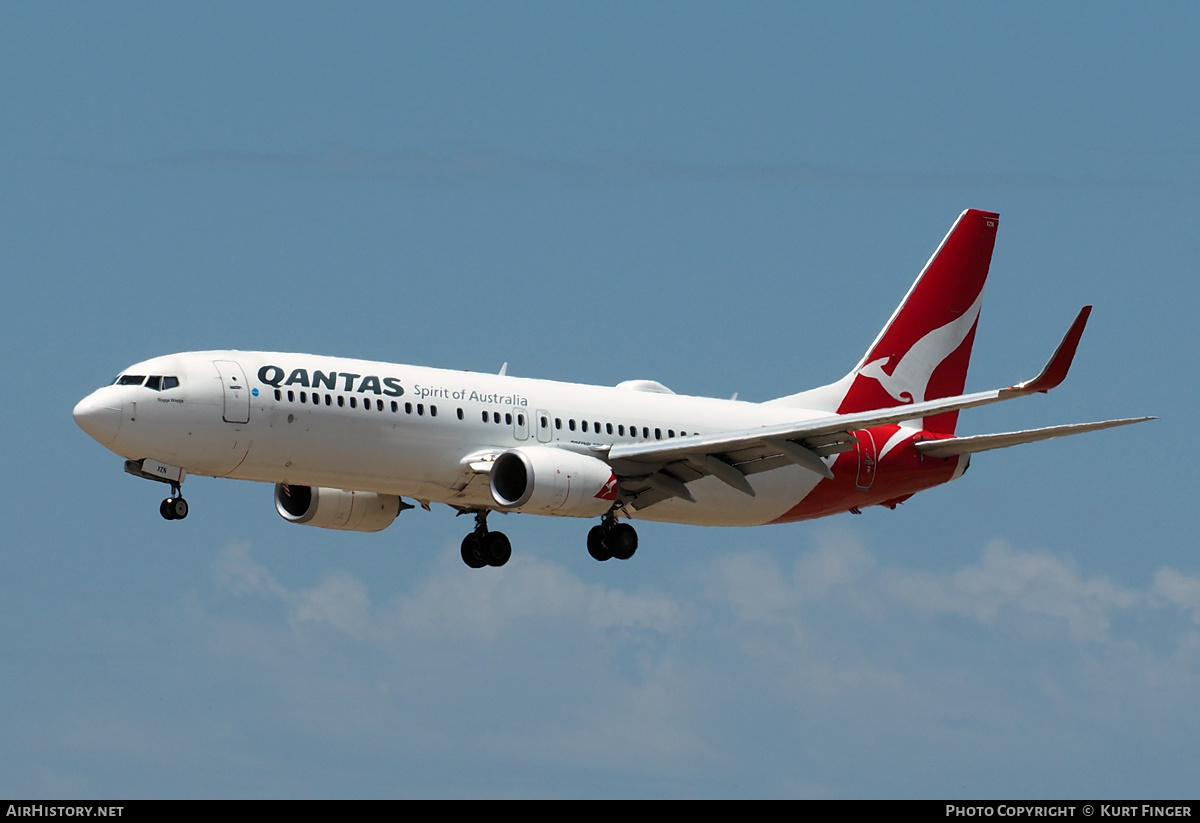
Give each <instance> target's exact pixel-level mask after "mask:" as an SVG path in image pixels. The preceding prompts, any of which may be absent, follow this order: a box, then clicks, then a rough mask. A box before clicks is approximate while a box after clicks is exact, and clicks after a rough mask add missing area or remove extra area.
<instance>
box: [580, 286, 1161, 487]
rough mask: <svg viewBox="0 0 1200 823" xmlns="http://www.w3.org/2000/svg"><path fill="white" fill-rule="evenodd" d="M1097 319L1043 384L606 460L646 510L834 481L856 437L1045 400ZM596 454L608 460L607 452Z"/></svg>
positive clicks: (1045, 433)
mask: <svg viewBox="0 0 1200 823" xmlns="http://www.w3.org/2000/svg"><path fill="white" fill-rule="evenodd" d="M1090 312H1091V306H1084V307H1083V308H1082V309H1081V310H1080V312H1079V314H1078V315H1077V316H1076V317H1075V321H1074V322H1073V323H1072V324H1071V327H1070V329H1068V331H1067V333H1066V335H1065V336H1064V337H1063V339H1062V342H1060V343H1059V346H1058V348H1057V349H1056V350H1055V352H1054V354H1053V355H1052V356H1051V357H1050V359H1049V361H1048V362H1047V363H1046V366H1045V368H1043V369H1042V371H1041V373H1040V374H1038V376H1037V377H1035V378H1034V379H1032V380H1027V381H1025V382H1023V383H1018V384H1017V385H1015V386H1009V387H1008V388H1004V389H997V390H994V391H986V392H977V393H974V394H964V395H958V396H956V397H945V398H940V399H937V400H927V401H923V402H921V403H908V404H905V405H902V406H892V407H888V408H882V409H872V410H870V411H864V412H856V413H853V414H829V415H823V416H818V417H813V418H809V419H807V420H800V421H797V422H789V423H780V424H775V425H771V426H760V427H756V428H752V429H742V430H740V431H727V432H718V433H714V434H702V435H693V436H690V437H677V438H674V439H671V440H668V441H654V442H648V443H620V444H617V445H614V446H612V447H611V448H608V449H607V450H606V454H604V456H605V457H606V459H607V460H608V462H609V464H610V465H612V467H613V471H614V472H615V473H616V475H617V476H618V478H620V479H621V488H622V491H623V492H625V493H629V494H630V495H631V496H632V497H633V501H632V502H634V503H635V505H636V506H637V507H638V508H645V507H647V506H649V505H653V504H654V503H656V502H659V501H661V500H665V499H667V498H670V497H680V498H682V499H684V500H689V501H693V502H694V498H693V497H692V495H691V493H690V492H689V491H688V489H687V486H686V484H687V483H690V482H692V481H693V480H698V479H700V478H701V477H705V476H708V475H712V476H714V477H716V478H717V479H719V480H721V481H722V482H724V483H726V484H727V485H729V486H731V487H733V488H735V489H738V490H739V491H741V492H743V493H745V494H747V495H750V496H753V495H754V489H753V488H752V487H751V486H750V484H749V482H747V480H746V475H750V474H757V473H759V472H764V471H770V470H771V469H775V468H778V467H780V466H785V465H791V464H794V465H799V466H802V467H804V468H806V469H809V470H810V471H813V472H816V473H817V474H819V475H821V476H822V477H825V478H832V477H833V473H832V472H831V471H830V470H829V467H828V466H827V465H825V463H824V461H823V460H821V458H822V457H826V456H828V455H831V454H838V453H840V452H844V451H850V450H852V449H853V448H854V447H855V443H856V438H855V436H854V432H856V431H859V430H861V429H868V428H871V427H874V426H884V425H888V424H892V423H900V422H903V421H905V420H915V419H919V418H923V417H931V416H933V415H937V414H942V413H944V412H950V411H958V410H961V409H970V408H974V407H976V406H985V405H988V404H990V403H998V402H1001V401H1003V400H1011V399H1013V398H1016V397H1024V396H1026V395H1029V394H1033V393H1035V392H1043V393H1044V392H1047V391H1049V390H1050V389H1052V388H1054V387H1056V386H1057V385H1059V384H1060V383H1061V382H1062V381H1063V379H1065V378H1066V376H1067V372H1068V370H1069V369H1070V367H1071V361H1072V360H1073V359H1074V356H1075V350H1076V347H1077V346H1078V344H1079V339H1080V337H1081V336H1082V334H1083V329H1084V326H1085V325H1086V324H1087V319H1088V315H1089V314H1090ZM1143 419H1148V418H1137V419H1128V420H1115V421H1106V422H1104V423H1087V424H1079V425H1077V426H1067V427H1054V428H1052V429H1043V430H1038V431H1037V432H1014V433H1011V434H1007V435H986V436H985V437H986V438H992V439H990V440H988V439H977V438H952V439H951V440H948V441H947V440H939V441H930V442H929V444H928V446H927V448H925V449H924V451H925V453H926V454H930V455H931V456H935V457H943V456H950V455H952V454H961V453H964V452H968V451H982V450H984V449H988V448H1000V447H1001V446H1004V445H1015V444H1016V443H1021V442H1029V441H1032V440H1041V439H1046V438H1049V437H1061V436H1064V435H1067V434H1075V433H1078V432H1082V431H1093V430H1096V429H1101V428H1108V427H1110V426H1118V425H1126V424H1128V423H1135V422H1140V420H1143ZM1005 438H1007V441H1006V440H1005ZM943 443H945V444H948V445H946V446H945V447H944V448H942V449H940V450H939V449H938V445H939V444H943ZM596 451H598V452H602V453H603V452H604V451H605V450H602V449H597V450H596Z"/></svg>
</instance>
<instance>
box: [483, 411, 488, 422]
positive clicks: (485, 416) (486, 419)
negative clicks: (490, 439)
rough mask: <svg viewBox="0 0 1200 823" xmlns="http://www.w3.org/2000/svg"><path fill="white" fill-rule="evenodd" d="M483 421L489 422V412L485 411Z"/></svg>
mask: <svg viewBox="0 0 1200 823" xmlns="http://www.w3.org/2000/svg"><path fill="white" fill-rule="evenodd" d="M483 422H484V423H486V422H488V413H487V412H484V413H483Z"/></svg>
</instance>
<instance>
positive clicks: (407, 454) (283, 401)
mask: <svg viewBox="0 0 1200 823" xmlns="http://www.w3.org/2000/svg"><path fill="white" fill-rule="evenodd" d="M998 222H999V216H998V215H996V214H993V213H991V212H983V211H976V210H969V211H966V212H963V214H962V215H960V216H959V218H958V220H957V221H955V223H954V225H953V227H951V229H950V233H949V234H947V235H946V238H945V239H944V240H943V241H942V243H941V245H940V246H939V247H938V249H937V251H936V252H934V255H933V257H931V258H930V260H929V262H928V263H926V265H925V268H924V269H923V270H922V272H921V274H920V275H919V276H918V277H917V280H916V282H915V283H914V284H913V286H912V288H911V289H909V291H908V294H907V295H906V296H905V298H904V300H903V302H901V304H900V306H899V307H898V308H897V309H896V311H895V313H893V315H892V317H891V319H889V320H888V322H887V324H886V325H885V326H884V328H883V331H882V332H880V334H879V336H878V337H877V338H876V340H875V342H874V343H872V344H871V346H870V348H868V349H867V353H866V354H865V355H864V356H863V358H862V360H860V361H859V363H858V365H856V366H855V367H854V368H853V369H852V370H851V371H850V372H849V374H847V375H846V376H845V377H843V378H842V379H841V380H839V381H837V382H836V383H832V384H830V385H828V386H822V387H820V388H816V389H812V390H810V391H805V392H801V393H799V394H792V395H788V396H786V397H780V398H778V399H775V400H770V401H767V402H765V403H749V402H744V401H737V400H718V399H713V398H706V397H686V396H681V395H677V394H675V393H674V392H672V391H671V390H670V389H668V388H666V387H665V386H663V385H661V384H659V383H656V382H654V381H652V380H630V381H627V382H625V383H621V384H619V385H617V386H615V387H606V386H588V385H581V384H575V383H556V382H551V381H547V380H532V379H526V378H520V377H509V376H507V375H505V374H504V370H503V369H502V370H501V373H500V374H499V375H487V374H472V373H469V372H460V371H445V370H442V369H430V368H421V367H419V366H402V365H395V364H391V363H376V362H370V361H365V360H346V359H343V358H336V357H319V356H316V355H311V354H281V353H276V352H243V351H209V352H189V353H186V354H173V355H168V356H165V357H156V358H154V359H152V360H146V361H144V362H142V363H138V364H136V365H134V366H130V367H129V368H128V369H126V370H125V371H123V372H121V374H120V375H119V376H118V377H117V378H116V380H115V381H113V383H112V384H111V385H109V386H105V387H104V388H101V389H98V390H97V391H95V392H93V393H92V394H90V395H88V396H87V397H86V398H84V399H83V400H82V401H80V403H79V405H77V406H76V407H75V412H74V415H75V421H76V422H77V423H78V424H79V426H80V427H81V428H82V429H83V430H84V431H85V432H87V433H88V434H89V435H91V436H92V437H93V438H95V439H96V440H97V441H99V442H100V443H101V444H102V445H104V446H105V447H107V448H108V449H110V450H111V451H113V452H116V453H117V454H119V455H121V456H123V457H125V458H126V462H125V470H126V471H127V472H129V473H130V474H134V475H137V476H140V477H145V478H149V479H151V480H158V481H161V482H164V483H167V484H169V485H170V487H171V496H170V497H168V498H167V499H165V500H163V501H162V504H161V506H160V509H159V510H160V512H161V514H162V516H163V517H165V518H166V519H168V520H180V519H183V518H184V517H186V516H187V513H188V505H187V502H186V501H185V500H184V499H183V497H181V496H180V486H181V485H182V483H183V481H184V477H185V476H186V475H187V474H189V473H190V474H199V475H208V476H211V477H232V478H237V479H240V480H258V481H261V482H265V483H274V484H275V508H276V510H277V511H278V512H279V514H280V515H281V516H282V517H283V518H284V519H285V520H288V521H290V522H292V523H302V524H305V525H309V526H321V527H324V528H330V529H352V530H356V531H378V530H380V529H383V528H385V527H386V526H388V525H390V524H391V522H392V521H393V520H395V518H396V516H397V515H398V514H399V513H400V512H401V511H403V510H405V509H410V508H413V504H411V503H407V502H405V500H404V498H409V499H411V500H414V501H416V502H418V503H420V504H421V505H422V506H423V507H424V508H429V504H430V503H434V502H436V503H445V504H446V505H448V506H451V507H453V508H455V509H457V510H458V511H459V512H460V513H471V514H474V515H475V529H474V530H473V531H472V532H471V533H470V534H468V535H467V536H466V537H465V538H464V539H463V542H462V557H463V560H464V562H466V564H467V565H468V566H471V567H473V568H480V567H482V566H486V565H491V566H502V565H504V563H505V562H507V560H508V558H509V556H510V555H511V553H512V548H511V545H510V543H509V540H508V538H507V537H505V535H504V534H503V533H501V532H497V531H489V530H488V527H487V515H488V513H489V512H492V511H505V512H527V513H531V514H546V515H558V516H561V517H586V518H599V521H600V522H599V524H598V525H596V526H594V527H593V528H592V529H591V530H590V531H589V533H588V536H587V548H588V551H589V552H590V553H591V555H592V556H593V557H595V558H596V559H597V560H608V559H609V558H611V557H616V558H620V559H628V558H629V557H630V556H632V555H633V553H634V551H635V550H636V549H637V533H636V532H635V531H634V529H633V527H632V526H631V525H630V524H629V523H628V522H626V521H628V520H629V519H635V518H637V519H644V520H659V521H667V522H671V523H689V524H695V525H708V526H749V525H756V524H764V523H786V522H790V521H794V520H806V519H809V518H814V517H822V516H825V515H829V514H835V513H838V512H846V511H849V512H854V513H857V512H858V511H859V510H860V509H862V508H863V507H865V506H876V505H878V506H887V507H888V508H895V507H896V505H897V504H898V503H901V502H903V501H904V500H907V499H908V498H909V497H911V496H912V495H913V494H915V493H916V492H918V491H921V490H923V489H927V488H930V487H931V486H936V485H939V484H941V483H945V482H947V481H949V480H954V479H956V478H958V477H960V476H961V475H962V474H963V472H964V471H965V470H966V468H967V463H968V462H969V460H970V455H971V454H972V453H974V452H979V451H986V450H988V449H996V448H1001V447H1004V446H1012V445H1016V444H1018V443H1028V442H1032V441H1035V440H1044V439H1048V438H1052V437H1061V436H1064V435H1068V434H1076V433H1079V432H1085V431H1094V430H1097V429H1105V428H1110V427H1113V426H1123V425H1126V424H1129V423H1136V422H1140V421H1142V420H1148V419H1151V418H1146V417H1140V418H1127V419H1120V420H1106V421H1103V422H1097V423H1080V424H1073V425H1066V426H1053V427H1050V428H1043V429H1033V430H1027V431H1018V432H1009V433H1005V434H989V435H976V436H970V437H957V436H955V434H954V431H955V425H956V423H957V420H958V412H959V411H960V410H961V409H967V408H972V407H975V406H982V405H985V404H988V403H996V402H999V401H1002V400H1010V399H1012V398H1015V397H1023V396H1025V395H1028V394H1032V393H1034V392H1046V391H1049V390H1050V389H1052V388H1054V387H1055V386H1057V385H1058V384H1059V383H1061V382H1062V380H1063V379H1064V378H1065V377H1066V375H1067V370H1068V368H1069V367H1070V365H1071V360H1072V359H1073V357H1074V355H1075V349H1076V346H1077V345H1078V343H1079V338H1080V336H1081V335H1082V334H1083V328H1084V324H1085V323H1086V322H1087V317H1088V313H1089V311H1090V307H1084V308H1083V309H1082V310H1081V311H1080V312H1079V315H1078V316H1077V317H1076V318H1075V321H1074V323H1073V324H1072V325H1071V327H1070V329H1069V330H1068V331H1067V334H1066V336H1065V337H1064V338H1063V340H1062V343H1061V344H1060V345H1059V347H1058V349H1057V350H1056V351H1055V352H1054V355H1053V356H1052V357H1051V358H1050V360H1049V362H1048V363H1047V364H1046V367H1045V368H1044V369H1043V370H1042V373H1041V374H1039V375H1038V376H1037V377H1035V378H1034V379H1032V380H1028V381H1025V382H1024V383H1018V384H1016V385H1014V386H1010V387H1008V388H1003V389H998V390H995V391H986V392H978V393H975V394H963V393H962V392H963V387H964V384H965V382H966V376H967V365H968V363H969V361H970V357H971V344H972V342H973V341H974V338H975V329H976V326H977V323H978V318H979V308H980V305H981V303H982V300H983V287H984V283H985V280H986V278H987V272H988V267H989V265H990V263H991V257H992V247H993V244H994V242H995V238H996V227H997V224H998Z"/></svg>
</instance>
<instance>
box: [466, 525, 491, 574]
mask: <svg viewBox="0 0 1200 823" xmlns="http://www.w3.org/2000/svg"><path fill="white" fill-rule="evenodd" d="M462 559H463V562H464V563H466V564H467V565H468V566H470V567H471V568H472V569H482V568H483V567H484V566H486V565H487V564H488V562H487V560H486V559H484V555H483V541H482V540H481V539H480V538H479V535H478V534H476V533H475V532H471V533H470V534H468V535H467V536H466V537H464V538H463V540H462Z"/></svg>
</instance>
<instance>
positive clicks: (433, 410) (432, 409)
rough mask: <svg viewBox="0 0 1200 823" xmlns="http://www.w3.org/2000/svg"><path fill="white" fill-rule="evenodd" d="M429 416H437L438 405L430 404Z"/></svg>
mask: <svg viewBox="0 0 1200 823" xmlns="http://www.w3.org/2000/svg"><path fill="white" fill-rule="evenodd" d="M429 416H430V417H437V406H430V407H429Z"/></svg>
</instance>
